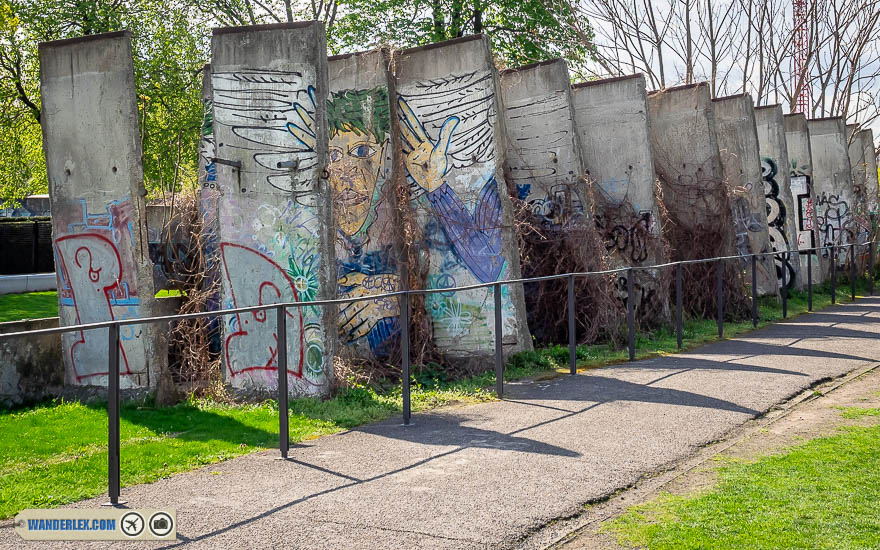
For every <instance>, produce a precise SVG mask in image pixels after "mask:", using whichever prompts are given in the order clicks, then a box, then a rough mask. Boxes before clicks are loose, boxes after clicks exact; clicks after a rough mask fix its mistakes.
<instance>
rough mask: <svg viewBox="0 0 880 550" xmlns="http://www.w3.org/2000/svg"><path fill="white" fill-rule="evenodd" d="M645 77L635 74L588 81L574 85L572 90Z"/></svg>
mask: <svg viewBox="0 0 880 550" xmlns="http://www.w3.org/2000/svg"><path fill="white" fill-rule="evenodd" d="M642 76H644V75H643V74H642V73H635V74H625V75H623V76H612V77H610V78H600V79H598V80H587V81H586V82H578V83H577V84H572V85H571V87H572V88H586V87H588V86H598V85H600V84H609V83H611V82H619V81H621V80H630V79H633V78H639V77H642Z"/></svg>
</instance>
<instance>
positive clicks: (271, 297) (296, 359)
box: [220, 243, 323, 381]
mask: <svg viewBox="0 0 880 550" xmlns="http://www.w3.org/2000/svg"><path fill="white" fill-rule="evenodd" d="M220 254H221V257H222V259H223V266H224V275H225V277H226V278H227V280H228V281H229V293H230V295H231V297H232V306H233V307H247V306H257V305H268V304H277V303H282V302H297V301H300V300H306V299H307V298H306V296H301V294H300V292H299V290H301V289H302V284H301V282H299V281H297V280H295V279H294V277H293V276H292V274H291V273H289V272H288V271H286V270H284V269H282V268H281V266H279V265H278V264H277V263H275V262H274V261H272V259H271V258H269V257H267V256H266V255H264V254H262V253H260V252H258V251H256V250H254V249H252V248H248V247H246V246H242V245H239V244H233V243H222V244H221V245H220ZM230 266H249V268H248V269H247V270H245V269H231V268H230ZM298 287H299V288H298ZM306 294H307V293H306ZM286 316H287V322H286V325H287V342H288V349H294V350H296V351H295V353H293V354H290V353H288V363H287V373H288V375H291V376H294V377H296V378H299V379H302V378H303V370H304V369H307V370H308V372H309V374H310V375H311V377H309V378H306V380H307V381H309V380H310V379H313V378H315V377H317V376H320V375H321V368H322V363H323V352H322V350H321V347H320V344H319V343H316V342H306V341H305V334H306V332H307V331H306V327H305V326H304V325H305V323H306V321H304V319H303V317H304V316H303V310H302V309H301V308H296V309H292V310H291V309H288V310H287V311H286ZM231 317H232V320H231V322H230V329H232V330H230V331H229V333H227V336H226V341H225V345H224V353H225V354H226V368H227V369H228V370H229V375H230V376H231V377H232V378H235V377H237V376H239V375H241V374H243V373H246V372H250V371H255V370H267V371H277V370H278V362H277V361H278V346H277V343H278V326H277V314H276V313H275V311H272V310H261V311H253V312H249V313H236V314H235V315H233V316H231ZM313 328H317V327H313Z"/></svg>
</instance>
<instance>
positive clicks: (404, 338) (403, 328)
mask: <svg viewBox="0 0 880 550" xmlns="http://www.w3.org/2000/svg"><path fill="white" fill-rule="evenodd" d="M397 303H398V305H400V362H401V367H400V370H401V377H402V378H401V382H402V384H403V388H402V389H403V425H404V426H409V420H410V413H411V411H410V395H409V392H410V389H409V293H406V292H405V293H403V294H401V295H400V296H399V297H398V301H397Z"/></svg>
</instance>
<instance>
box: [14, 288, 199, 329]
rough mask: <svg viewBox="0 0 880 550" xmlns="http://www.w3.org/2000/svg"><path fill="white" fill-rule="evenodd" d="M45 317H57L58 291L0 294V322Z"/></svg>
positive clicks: (170, 293) (165, 294)
mask: <svg viewBox="0 0 880 550" xmlns="http://www.w3.org/2000/svg"><path fill="white" fill-rule="evenodd" d="M182 294H183V293H181V291H179V290H160V291H159V292H157V293H156V298H172V297H176V296H181V295H182ZM46 317H58V292H57V291H55V290H49V291H46V292H25V293H23V294H2V295H0V323H4V322H6V321H21V320H23V319H44V318H46Z"/></svg>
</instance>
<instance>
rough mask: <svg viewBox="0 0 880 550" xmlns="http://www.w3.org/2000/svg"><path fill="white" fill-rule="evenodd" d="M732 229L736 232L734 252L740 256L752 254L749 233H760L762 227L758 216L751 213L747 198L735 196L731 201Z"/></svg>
mask: <svg viewBox="0 0 880 550" xmlns="http://www.w3.org/2000/svg"><path fill="white" fill-rule="evenodd" d="M733 227H734V230H735V231H736V243H735V244H736V251H737V253H738V254H740V255H747V254H752V253H753V251H752V244H751V241H749V233H761V232H762V230H763V226H762V225H761V219H760V217H759V215H758V214H756V213H755V212H753V211H752V207H751V205H750V204H749V200H748V198H746V197H745V196H743V195H739V194H737V195H736V196H735V198H734V199H733Z"/></svg>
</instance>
